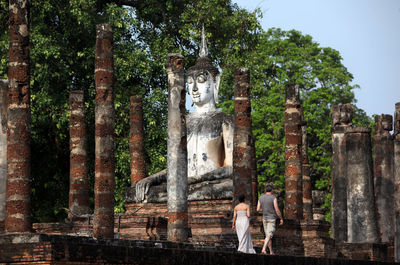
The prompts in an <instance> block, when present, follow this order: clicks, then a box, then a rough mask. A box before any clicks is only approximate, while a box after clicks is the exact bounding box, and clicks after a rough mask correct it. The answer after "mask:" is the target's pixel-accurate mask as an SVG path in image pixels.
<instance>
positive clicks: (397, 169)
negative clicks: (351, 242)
mask: <svg viewBox="0 0 400 265" xmlns="http://www.w3.org/2000/svg"><path fill="white" fill-rule="evenodd" d="M393 138H394V148H393V149H394V152H393V153H394V156H393V181H394V215H395V225H394V228H395V237H394V256H395V260H396V262H400V102H397V103H396V110H395V112H394V133H393Z"/></svg>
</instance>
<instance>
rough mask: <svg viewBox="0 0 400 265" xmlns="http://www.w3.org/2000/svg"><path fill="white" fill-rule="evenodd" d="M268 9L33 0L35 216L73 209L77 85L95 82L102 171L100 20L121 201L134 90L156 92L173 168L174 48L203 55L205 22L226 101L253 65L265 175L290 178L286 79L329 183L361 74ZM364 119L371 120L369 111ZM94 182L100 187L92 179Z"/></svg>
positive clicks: (152, 112) (155, 119)
mask: <svg viewBox="0 0 400 265" xmlns="http://www.w3.org/2000/svg"><path fill="white" fill-rule="evenodd" d="M0 6H1V9H0V10H1V11H0V21H1V22H2V23H0V60H1V64H0V77H1V78H7V62H8V25H7V21H8V13H7V12H8V1H5V0H0ZM259 18H260V12H259V10H256V11H254V12H249V11H246V10H245V9H242V8H239V7H238V6H237V5H236V4H232V3H231V1H229V0H197V1H196V0H188V1H172V0H166V1H158V0H146V1H142V0H125V1H124V0H102V1H94V0H71V1H62V0H51V1H50V0H39V1H32V2H31V16H30V42H31V101H32V104H31V111H32V140H31V147H32V207H33V220H35V221H52V220H59V219H62V218H64V217H65V210H64V209H65V208H66V207H67V205H68V182H69V180H68V178H69V144H68V141H69V139H68V138H69V136H68V135H69V133H68V124H69V121H68V119H69V113H68V94H69V91H71V90H76V89H81V90H83V91H84V92H85V100H86V115H87V124H88V130H89V131H88V140H89V146H88V148H89V163H88V164H89V167H90V170H89V171H90V179H91V181H93V174H94V172H93V170H94V169H93V165H94V161H93V160H94V136H93V135H94V96H95V87H94V45H95V26H96V24H98V23H110V24H111V25H112V26H113V30H114V44H115V46H114V61H115V66H114V74H115V80H116V82H115V110H116V112H115V117H116V127H115V134H116V146H115V148H116V149H115V150H116V151H115V154H116V161H117V167H116V209H115V210H116V211H123V205H124V199H123V194H124V191H125V189H126V187H128V186H129V185H130V183H129V179H130V169H129V161H130V157H129V141H128V140H129V139H128V137H129V97H130V96H131V95H133V94H135V95H139V96H141V97H142V98H143V102H144V126H145V139H146V140H145V149H146V162H147V164H146V167H147V172H148V173H149V174H152V173H156V172H158V171H160V170H161V169H163V168H165V167H166V149H167V148H166V142H167V134H166V129H167V122H166V118H167V94H166V93H167V82H166V81H167V80H166V73H165V62H166V56H167V54H168V53H172V52H178V53H181V54H183V55H184V56H185V64H186V65H187V66H190V65H193V64H194V62H195V60H196V58H197V52H198V43H199V42H200V29H201V25H202V24H204V26H205V29H206V34H207V41H208V45H209V50H210V57H211V58H212V59H213V60H214V62H215V63H216V64H218V65H219V67H220V68H221V69H222V70H223V76H222V82H221V89H220V102H221V103H220V107H221V108H222V109H223V111H226V112H230V113H232V111H233V78H232V77H233V71H234V69H235V68H236V67H248V68H250V71H251V91H252V95H251V97H252V98H251V99H252V115H253V116H252V117H253V133H254V135H255V136H256V139H257V142H256V156H257V161H258V163H257V166H258V173H259V182H260V184H262V183H264V182H274V183H275V184H277V185H278V186H279V187H280V188H283V178H284V155H283V154H284V132H283V118H284V98H285V92H284V87H285V84H286V83H287V82H289V81H295V82H296V83H297V84H298V85H299V86H300V88H301V99H302V101H303V107H304V113H305V120H306V121H307V133H308V135H309V143H310V146H309V156H310V161H311V168H312V180H313V183H314V185H315V187H317V188H319V189H325V190H329V183H330V180H329V175H330V156H331V143H330V141H331V138H330V117H329V112H330V106H331V105H332V104H334V103H355V102H356V101H355V98H354V93H353V91H354V89H355V88H357V87H358V86H357V85H353V84H352V80H353V76H352V75H351V73H349V72H348V71H347V69H346V67H345V66H344V65H343V64H342V62H341V60H342V58H341V57H340V54H339V52H338V51H336V50H334V49H331V48H324V47H320V46H319V44H318V43H316V42H315V41H313V40H312V37H311V36H308V35H303V34H301V33H300V32H298V31H295V30H292V31H288V32H286V31H282V30H280V29H269V30H267V31H264V30H262V28H261V25H260V23H259ZM356 114H357V115H356V118H355V120H356V121H357V122H359V123H360V124H364V125H365V124H368V123H369V122H370V120H369V118H368V117H367V116H366V115H365V113H364V112H363V111H362V110H359V109H357V111H356ZM92 186H93V185H92Z"/></svg>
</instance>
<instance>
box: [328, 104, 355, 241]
mask: <svg viewBox="0 0 400 265" xmlns="http://www.w3.org/2000/svg"><path fill="white" fill-rule="evenodd" d="M331 116H332V164H331V179H332V220H331V229H332V237H333V239H335V240H336V242H347V178H346V139H345V132H346V128H348V127H350V126H351V122H352V118H353V106H352V105H351V104H344V105H333V106H332V108H331Z"/></svg>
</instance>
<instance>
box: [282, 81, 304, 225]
mask: <svg viewBox="0 0 400 265" xmlns="http://www.w3.org/2000/svg"><path fill="white" fill-rule="evenodd" d="M300 108H301V103H300V97H299V88H298V86H297V85H295V84H288V85H286V102H285V218H287V219H292V220H301V219H302V218H303V195H302V161H301V152H302V136H301V124H302V119H301V112H300Z"/></svg>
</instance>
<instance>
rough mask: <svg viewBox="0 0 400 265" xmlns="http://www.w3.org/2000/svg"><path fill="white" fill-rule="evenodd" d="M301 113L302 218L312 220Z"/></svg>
mask: <svg viewBox="0 0 400 265" xmlns="http://www.w3.org/2000/svg"><path fill="white" fill-rule="evenodd" d="M301 112H302V115H301V116H302V120H303V123H302V126H301V138H302V141H301V142H302V145H301V157H302V169H301V172H302V181H303V218H304V219H308V220H312V219H313V209H312V193H311V179H310V163H309V161H308V137H307V130H306V129H307V128H306V123H305V121H304V113H303V108H302V109H301Z"/></svg>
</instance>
